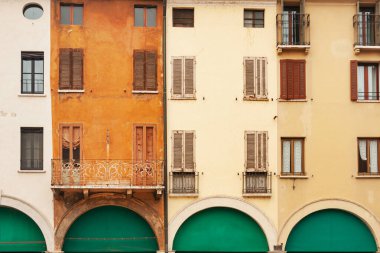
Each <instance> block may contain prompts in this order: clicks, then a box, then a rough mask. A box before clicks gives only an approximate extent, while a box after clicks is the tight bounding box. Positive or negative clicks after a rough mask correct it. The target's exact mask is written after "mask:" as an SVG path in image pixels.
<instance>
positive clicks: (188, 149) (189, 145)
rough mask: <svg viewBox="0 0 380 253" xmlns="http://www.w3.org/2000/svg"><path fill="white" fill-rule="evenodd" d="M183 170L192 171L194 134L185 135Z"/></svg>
mask: <svg viewBox="0 0 380 253" xmlns="http://www.w3.org/2000/svg"><path fill="white" fill-rule="evenodd" d="M185 169H186V170H194V133H185Z"/></svg>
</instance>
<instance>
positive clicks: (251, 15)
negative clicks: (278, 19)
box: [244, 9, 264, 28]
mask: <svg viewBox="0 0 380 253" xmlns="http://www.w3.org/2000/svg"><path fill="white" fill-rule="evenodd" d="M244 27H255V28H263V27H264V10H248V9H244Z"/></svg>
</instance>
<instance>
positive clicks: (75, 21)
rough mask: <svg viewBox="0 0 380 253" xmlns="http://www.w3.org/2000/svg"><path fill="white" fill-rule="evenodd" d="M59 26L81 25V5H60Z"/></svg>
mask: <svg viewBox="0 0 380 253" xmlns="http://www.w3.org/2000/svg"><path fill="white" fill-rule="evenodd" d="M60 23H61V25H82V24H83V4H61V21H60Z"/></svg>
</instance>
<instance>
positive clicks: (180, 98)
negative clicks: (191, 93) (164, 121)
mask: <svg viewBox="0 0 380 253" xmlns="http://www.w3.org/2000/svg"><path fill="white" fill-rule="evenodd" d="M170 100H197V98H196V97H171V99H170Z"/></svg>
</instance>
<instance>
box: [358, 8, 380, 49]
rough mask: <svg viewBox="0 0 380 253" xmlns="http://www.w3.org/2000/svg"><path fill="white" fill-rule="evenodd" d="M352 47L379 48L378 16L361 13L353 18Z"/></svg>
mask: <svg viewBox="0 0 380 253" xmlns="http://www.w3.org/2000/svg"><path fill="white" fill-rule="evenodd" d="M353 24H354V34H355V42H354V46H380V15H375V14H369V13H361V14H357V15H355V16H354V18H353Z"/></svg>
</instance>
